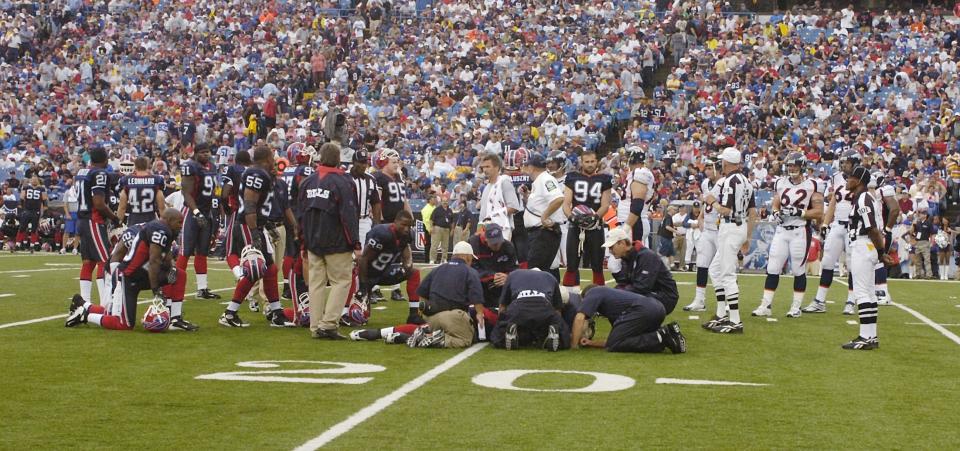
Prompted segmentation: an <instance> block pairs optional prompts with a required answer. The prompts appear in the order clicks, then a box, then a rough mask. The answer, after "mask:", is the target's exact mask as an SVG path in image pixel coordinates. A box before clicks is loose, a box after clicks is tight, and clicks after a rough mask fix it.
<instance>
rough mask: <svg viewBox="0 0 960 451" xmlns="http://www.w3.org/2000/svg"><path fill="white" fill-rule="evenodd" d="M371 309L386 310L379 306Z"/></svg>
mask: <svg viewBox="0 0 960 451" xmlns="http://www.w3.org/2000/svg"><path fill="white" fill-rule="evenodd" d="M373 309H374V310H386V309H387V308H386V307H384V306H379V307H374V308H373Z"/></svg>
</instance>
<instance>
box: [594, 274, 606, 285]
mask: <svg viewBox="0 0 960 451" xmlns="http://www.w3.org/2000/svg"><path fill="white" fill-rule="evenodd" d="M593 283H594V285H606V283H607V281H606V280H603V272H602V271H599V272H598V271H594V272H593Z"/></svg>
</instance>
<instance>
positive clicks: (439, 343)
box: [417, 330, 446, 348]
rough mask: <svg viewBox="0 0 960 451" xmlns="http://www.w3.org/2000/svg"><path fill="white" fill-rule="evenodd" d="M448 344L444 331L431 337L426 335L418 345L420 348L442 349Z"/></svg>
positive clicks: (437, 331) (439, 331) (438, 331)
mask: <svg viewBox="0 0 960 451" xmlns="http://www.w3.org/2000/svg"><path fill="white" fill-rule="evenodd" d="M445 342H446V336H445V334H444V333H443V331H442V330H436V331H434V332H433V333H432V334H430V335H425V336H424V337H423V339H421V340H420V341H419V342H418V343H417V347H418V348H442V347H444V343H445Z"/></svg>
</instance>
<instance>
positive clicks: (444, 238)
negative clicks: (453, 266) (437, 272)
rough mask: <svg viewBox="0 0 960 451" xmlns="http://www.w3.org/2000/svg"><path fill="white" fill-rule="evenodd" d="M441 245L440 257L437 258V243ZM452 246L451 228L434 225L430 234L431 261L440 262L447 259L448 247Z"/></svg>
mask: <svg viewBox="0 0 960 451" xmlns="http://www.w3.org/2000/svg"><path fill="white" fill-rule="evenodd" d="M438 244H439V245H440V258H439V259H438V258H437V245H438ZM449 248H450V229H449V228H447V227H437V226H433V231H432V232H431V235H430V261H432V262H434V263H440V262H441V260H446V259H447V249H449Z"/></svg>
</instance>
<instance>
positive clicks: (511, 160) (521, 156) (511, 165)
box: [503, 147, 530, 170]
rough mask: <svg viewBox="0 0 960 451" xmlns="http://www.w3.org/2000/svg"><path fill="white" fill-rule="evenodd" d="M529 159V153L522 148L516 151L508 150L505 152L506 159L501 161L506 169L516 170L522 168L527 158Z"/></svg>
mask: <svg viewBox="0 0 960 451" xmlns="http://www.w3.org/2000/svg"><path fill="white" fill-rule="evenodd" d="M529 157H530V152H529V151H528V150H527V149H524V148H523V147H520V148H517V149H510V150H508V151H507V155H506V158H505V159H504V161H503V165H504V167H505V168H506V169H510V170H516V169H520V166H523V164H524V163H526V162H527V158H529Z"/></svg>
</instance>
